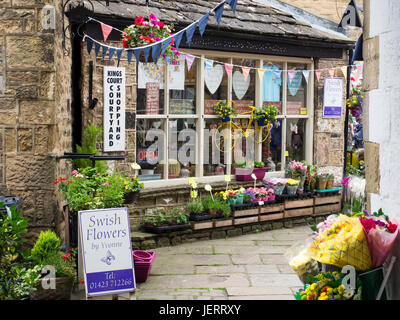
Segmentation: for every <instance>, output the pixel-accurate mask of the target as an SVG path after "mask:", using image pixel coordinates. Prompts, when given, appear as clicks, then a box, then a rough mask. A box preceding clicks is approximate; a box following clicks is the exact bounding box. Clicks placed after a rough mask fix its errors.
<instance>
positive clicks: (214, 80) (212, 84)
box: [204, 64, 224, 94]
mask: <svg viewBox="0 0 400 320" xmlns="http://www.w3.org/2000/svg"><path fill="white" fill-rule="evenodd" d="M223 76H224V69H223V67H222V65H220V64H217V65H215V66H214V67H213V68H212V69H211V70H210V71H209V72H208V71H207V70H206V71H205V72H204V81H205V83H206V86H207V89H208V91H209V92H210V93H211V94H214V93H215V92H216V91H217V90H218V88H219V86H220V85H221V82H222V77H223Z"/></svg>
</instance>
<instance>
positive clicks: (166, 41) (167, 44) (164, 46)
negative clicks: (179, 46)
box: [161, 38, 172, 54]
mask: <svg viewBox="0 0 400 320" xmlns="http://www.w3.org/2000/svg"><path fill="white" fill-rule="evenodd" d="M171 41H172V38H167V39H166V40H165V41H163V42H162V49H161V54H163V53H164V52H165V50H167V48H168V46H169V44H170V43H171Z"/></svg>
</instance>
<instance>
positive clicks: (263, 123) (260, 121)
mask: <svg viewBox="0 0 400 320" xmlns="http://www.w3.org/2000/svg"><path fill="white" fill-rule="evenodd" d="M257 124H258V126H259V127H265V126H266V125H267V124H268V120H267V118H261V119H257Z"/></svg>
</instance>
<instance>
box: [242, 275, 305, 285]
mask: <svg viewBox="0 0 400 320" xmlns="http://www.w3.org/2000/svg"><path fill="white" fill-rule="evenodd" d="M249 279H250V281H251V284H252V285H253V286H255V287H259V286H265V287H267V286H271V287H273V286H301V285H302V282H301V281H300V279H299V278H298V277H297V275H295V274H274V275H273V276H271V274H262V273H259V274H249Z"/></svg>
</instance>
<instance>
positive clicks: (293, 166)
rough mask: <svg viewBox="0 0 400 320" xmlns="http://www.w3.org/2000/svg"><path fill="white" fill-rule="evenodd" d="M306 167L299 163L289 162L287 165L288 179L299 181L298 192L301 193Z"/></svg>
mask: <svg viewBox="0 0 400 320" xmlns="http://www.w3.org/2000/svg"><path fill="white" fill-rule="evenodd" d="M306 172H307V166H305V165H304V163H302V162H299V161H291V162H289V164H288V177H290V178H292V179H299V186H298V190H299V191H300V192H303V189H304V182H305V180H306Z"/></svg>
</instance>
